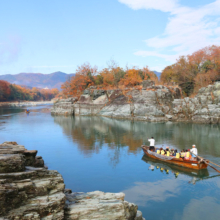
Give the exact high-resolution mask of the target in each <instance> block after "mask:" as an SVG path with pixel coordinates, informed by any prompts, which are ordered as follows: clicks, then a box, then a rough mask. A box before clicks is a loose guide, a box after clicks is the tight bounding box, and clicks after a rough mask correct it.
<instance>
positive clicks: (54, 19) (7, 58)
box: [0, 0, 220, 75]
mask: <svg viewBox="0 0 220 220" xmlns="http://www.w3.org/2000/svg"><path fill="white" fill-rule="evenodd" d="M0 30H1V31H0V75H2V74H17V73H20V72H32V73H52V72H55V71H63V72H66V73H74V72H75V70H76V68H77V66H78V65H81V64H83V63H84V62H89V63H91V65H97V66H98V68H99V69H102V68H104V67H106V66H107V62H108V61H109V60H111V59H113V60H115V61H116V62H117V63H118V64H119V65H120V66H122V67H125V66H126V65H127V66H128V67H132V66H137V67H140V68H142V67H143V66H146V65H147V66H148V67H149V68H150V69H151V70H157V71H161V70H162V69H163V68H164V67H165V66H167V65H170V64H172V63H174V62H175V60H176V59H177V58H178V57H179V56H180V55H187V54H190V53H192V52H194V51H196V50H198V49H201V48H203V47H205V46H209V45H212V44H216V45H219V44H220V0H193V1H192V0H179V1H178V0H62V1H61V0H46V1H45V0H31V1H30V0H19V1H16V0H7V1H5V0H0Z"/></svg>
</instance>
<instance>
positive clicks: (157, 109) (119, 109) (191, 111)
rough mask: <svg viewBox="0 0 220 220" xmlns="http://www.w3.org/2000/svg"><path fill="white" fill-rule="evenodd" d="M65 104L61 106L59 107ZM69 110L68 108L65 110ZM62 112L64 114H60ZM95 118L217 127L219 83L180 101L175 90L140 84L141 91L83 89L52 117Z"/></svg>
mask: <svg viewBox="0 0 220 220" xmlns="http://www.w3.org/2000/svg"><path fill="white" fill-rule="evenodd" d="M63 102H64V103H65V104H62V103H63ZM68 106H70V107H68ZM62 108H63V109H64V110H62ZM67 109H68V110H69V113H70V115H74V114H75V115H99V116H106V117H112V118H123V119H133V120H146V121H151V122H159V121H187V122H197V123H220V82H216V83H215V84H214V85H209V86H208V87H204V88H201V89H200V90H199V92H198V94H197V95H196V96H195V97H194V98H188V97H187V98H182V96H181V89H180V88H179V87H176V86H162V85H159V86H155V85H154V84H153V83H152V81H149V82H144V83H143V89H142V90H137V89H134V90H129V89H125V90H119V89H118V90H97V89H93V88H90V89H87V90H85V91H84V93H83V94H82V95H81V97H80V99H79V100H78V101H76V99H74V102H73V101H72V100H70V99H69V101H68V104H67V100H65V101H62V100H60V101H58V103H57V104H56V105H54V107H53V108H52V110H51V113H52V114H55V112H59V114H61V115H62V114H67V112H68V111H67Z"/></svg>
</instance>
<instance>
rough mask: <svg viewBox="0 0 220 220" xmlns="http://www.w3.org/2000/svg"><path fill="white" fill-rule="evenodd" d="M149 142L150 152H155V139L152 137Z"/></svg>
mask: <svg viewBox="0 0 220 220" xmlns="http://www.w3.org/2000/svg"><path fill="white" fill-rule="evenodd" d="M148 141H149V142H150V149H149V150H150V151H155V140H154V137H151V138H150V139H148Z"/></svg>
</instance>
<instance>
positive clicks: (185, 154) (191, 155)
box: [148, 137, 198, 160]
mask: <svg viewBox="0 0 220 220" xmlns="http://www.w3.org/2000/svg"><path fill="white" fill-rule="evenodd" d="M148 141H149V142H150V148H149V150H151V151H153V152H156V153H157V154H161V155H164V156H168V157H170V156H171V157H175V158H182V159H184V160H194V159H195V158H196V156H197V155H198V150H197V148H196V145H192V149H191V150H190V149H188V150H182V151H181V152H178V151H177V150H176V149H175V150H174V149H170V148H169V147H168V146H167V147H166V149H163V148H155V146H154V145H155V140H154V138H153V137H152V138H151V139H148Z"/></svg>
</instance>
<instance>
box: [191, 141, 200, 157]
mask: <svg viewBox="0 0 220 220" xmlns="http://www.w3.org/2000/svg"><path fill="white" fill-rule="evenodd" d="M190 152H191V153H192V157H193V158H194V159H195V158H196V156H197V155H198V150H197V148H196V145H195V144H194V145H193V146H192V149H191V150H190Z"/></svg>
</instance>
